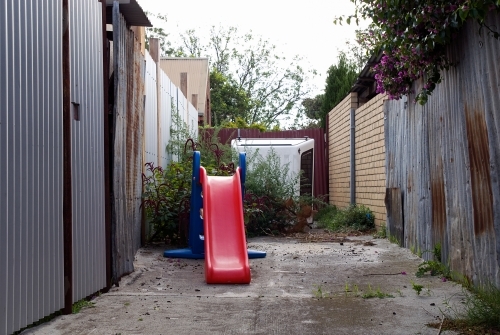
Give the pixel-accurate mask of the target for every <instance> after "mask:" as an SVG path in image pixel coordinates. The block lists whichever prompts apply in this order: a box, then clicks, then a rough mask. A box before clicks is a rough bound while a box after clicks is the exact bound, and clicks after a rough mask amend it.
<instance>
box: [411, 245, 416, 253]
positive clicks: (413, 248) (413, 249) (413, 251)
mask: <svg viewBox="0 0 500 335" xmlns="http://www.w3.org/2000/svg"><path fill="white" fill-rule="evenodd" d="M410 251H411V253H412V254H414V255H415V246H414V245H410Z"/></svg>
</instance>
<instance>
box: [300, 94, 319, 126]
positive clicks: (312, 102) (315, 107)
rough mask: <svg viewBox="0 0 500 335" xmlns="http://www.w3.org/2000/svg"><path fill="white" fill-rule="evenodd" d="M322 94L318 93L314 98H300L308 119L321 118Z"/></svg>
mask: <svg viewBox="0 0 500 335" xmlns="http://www.w3.org/2000/svg"><path fill="white" fill-rule="evenodd" d="M323 99H324V95H323V94H318V95H316V96H315V97H314V98H312V99H311V98H305V99H304V100H302V106H303V107H304V112H305V113H306V116H307V117H308V118H310V119H314V120H319V119H321V106H322V105H323Z"/></svg>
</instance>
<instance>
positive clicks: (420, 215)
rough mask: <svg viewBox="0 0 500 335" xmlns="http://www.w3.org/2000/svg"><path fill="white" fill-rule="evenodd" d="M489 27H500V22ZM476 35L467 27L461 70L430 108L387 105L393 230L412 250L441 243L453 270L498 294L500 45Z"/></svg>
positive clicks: (496, 18)
mask: <svg viewBox="0 0 500 335" xmlns="http://www.w3.org/2000/svg"><path fill="white" fill-rule="evenodd" d="M487 24H488V25H489V26H490V27H500V15H498V14H493V13H492V15H491V16H490V17H489V18H488V20H487ZM478 31H479V26H478V25H477V24H476V23H472V22H468V23H467V24H466V25H465V26H464V28H463V30H462V32H461V34H460V36H459V37H458V38H457V39H455V42H454V45H453V47H450V48H449V55H450V56H451V57H452V58H453V60H454V61H459V63H458V65H457V66H455V67H453V68H451V69H450V70H449V71H445V72H444V73H443V75H444V79H443V82H442V83H441V84H439V85H438V87H437V88H436V90H435V91H434V92H433V93H432V96H431V97H430V99H429V102H428V103H427V104H426V105H424V106H420V105H418V104H414V103H413V102H412V101H411V99H413V97H410V101H407V100H401V101H388V102H386V106H385V111H384V112H385V117H386V123H385V139H386V153H387V155H386V166H387V187H388V188H392V189H395V190H396V191H397V192H399V194H400V196H401V198H402V203H403V205H402V216H401V217H402V218H404V222H391V220H389V221H388V225H389V227H390V226H391V225H399V226H402V228H403V230H404V235H403V236H404V241H403V243H404V245H405V246H406V247H408V248H413V249H415V250H416V251H421V252H423V251H426V250H430V249H432V248H433V246H435V245H436V244H437V243H440V244H441V245H442V260H443V261H444V262H446V263H448V264H449V265H450V267H451V269H452V270H454V271H458V272H460V273H462V274H464V275H466V276H467V278H469V279H470V280H472V281H473V282H474V283H476V284H489V283H492V284H496V285H497V286H499V287H500V138H499V134H500V113H499V111H500V95H499V94H498V93H499V91H498V88H499V87H500V42H499V41H498V40H495V39H494V38H493V37H492V36H490V35H489V34H488V33H487V32H486V30H485V29H483V31H482V33H481V34H479V33H478ZM416 85H417V89H418V85H421V83H416ZM431 256H432V255H431V254H429V253H424V257H425V258H429V257H431Z"/></svg>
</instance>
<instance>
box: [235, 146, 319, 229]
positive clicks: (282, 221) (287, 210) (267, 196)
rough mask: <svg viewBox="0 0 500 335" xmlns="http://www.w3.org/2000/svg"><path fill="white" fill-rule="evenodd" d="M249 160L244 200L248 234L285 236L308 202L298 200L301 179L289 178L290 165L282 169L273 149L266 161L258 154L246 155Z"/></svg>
mask: <svg viewBox="0 0 500 335" xmlns="http://www.w3.org/2000/svg"><path fill="white" fill-rule="evenodd" d="M247 157H248V158H247V161H248V171H247V175H246V183H245V189H246V195H245V199H244V211H245V224H246V229H247V234H248V235H249V236H254V235H263V234H272V235H274V234H278V233H283V232H285V231H286V230H287V228H289V227H290V226H291V225H293V224H294V223H295V219H296V214H297V211H298V210H299V208H298V207H300V204H302V203H304V201H305V199H304V198H301V197H298V196H297V193H298V187H299V178H300V176H292V177H290V176H289V174H288V172H289V164H288V163H287V164H284V165H282V164H281V160H280V157H279V156H278V155H277V154H276V152H275V151H274V150H273V149H271V150H270V152H269V154H268V155H267V156H266V157H262V156H260V155H259V154H258V151H256V152H253V153H252V152H249V153H247ZM309 198H310V197H309Z"/></svg>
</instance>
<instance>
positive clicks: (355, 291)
mask: <svg viewBox="0 0 500 335" xmlns="http://www.w3.org/2000/svg"><path fill="white" fill-rule="evenodd" d="M354 296H355V297H357V296H359V289H358V285H354Z"/></svg>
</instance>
